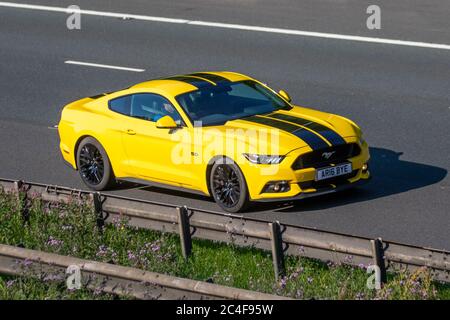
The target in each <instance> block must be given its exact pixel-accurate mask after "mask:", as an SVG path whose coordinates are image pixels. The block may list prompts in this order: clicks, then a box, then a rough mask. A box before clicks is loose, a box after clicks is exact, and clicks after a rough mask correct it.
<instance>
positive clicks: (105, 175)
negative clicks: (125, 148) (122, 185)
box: [77, 137, 116, 191]
mask: <svg viewBox="0 0 450 320" xmlns="http://www.w3.org/2000/svg"><path fill="white" fill-rule="evenodd" d="M77 168H78V172H79V173H80V176H81V179H82V180H83V182H84V183H85V184H86V185H87V186H88V187H89V188H91V189H93V190H96V191H100V190H106V189H110V188H112V187H113V186H114V185H115V183H116V179H115V177H114V173H113V171H112V167H111V163H110V162H109V159H108V155H107V154H106V151H105V149H104V148H103V147H102V145H101V144H100V142H98V141H97V140H95V139H94V138H92V137H87V138H85V139H83V141H81V143H80V145H79V146H78V149H77Z"/></svg>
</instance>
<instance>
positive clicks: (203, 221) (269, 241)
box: [0, 179, 450, 282]
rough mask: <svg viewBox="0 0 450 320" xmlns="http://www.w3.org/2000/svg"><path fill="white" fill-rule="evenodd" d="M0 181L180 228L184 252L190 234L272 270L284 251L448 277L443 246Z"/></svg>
mask: <svg viewBox="0 0 450 320" xmlns="http://www.w3.org/2000/svg"><path fill="white" fill-rule="evenodd" d="M0 186H1V187H3V189H4V190H5V191H8V192H18V191H19V190H21V191H23V192H26V193H27V194H28V195H30V196H31V195H36V196H37V195H39V196H40V197H41V198H42V200H44V201H49V202H68V201H74V200H77V201H93V203H94V206H95V208H96V211H97V213H98V214H99V215H101V218H104V219H105V221H106V222H109V221H111V220H112V219H113V218H115V217H119V216H125V217H127V218H129V223H130V225H132V226H136V227H139V228H145V229H151V230H157V231H165V232H171V233H177V234H180V236H181V237H180V238H181V240H182V248H183V253H185V254H186V257H187V256H188V255H189V253H190V241H191V237H192V238H199V239H208V240H213V241H220V242H226V243H233V244H235V245H238V246H243V247H245V246H253V247H256V248H260V249H264V250H269V251H272V256H273V260H274V269H275V273H276V276H278V275H280V274H282V273H283V257H284V254H289V255H296V256H304V257H309V258H315V259H319V260H322V261H332V262H334V263H344V264H348V265H353V266H358V265H361V264H364V265H365V266H368V265H372V264H375V265H377V266H378V267H380V270H381V272H382V278H385V272H386V270H392V271H396V270H399V269H402V268H408V269H409V270H411V271H414V270H416V269H417V268H421V267H427V268H429V270H430V272H431V275H432V277H433V278H434V279H435V280H438V281H443V282H450V261H449V258H450V252H449V251H445V250H438V249H431V248H424V247H419V246H413V245H407V244H402V243H397V242H392V241H385V240H382V239H380V238H378V239H370V238H365V237H360V236H353V235H347V234H342V233H336V232H330V231H324V230H318V229H314V228H309V227H302V226H293V225H288V224H280V223H278V222H271V223H268V222H267V221H262V220H258V219H254V218H244V217H242V216H239V215H233V214H226V213H221V212H213V211H206V210H200V209H193V208H187V207H183V206H175V205H170V204H165V203H158V202H153V201H146V200H139V199H132V198H125V197H121V196H116V195H111V194H105V193H102V194H100V193H93V192H88V191H80V190H75V189H70V188H65V187H59V186H50V185H44V184H37V183H29V182H21V181H14V180H6V179H0ZM186 230H188V231H190V232H186Z"/></svg>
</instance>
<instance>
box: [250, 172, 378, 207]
mask: <svg viewBox="0 0 450 320" xmlns="http://www.w3.org/2000/svg"><path fill="white" fill-rule="evenodd" d="M370 179H371V177H369V178H367V179H359V180H358V181H356V182H353V183H350V182H349V183H346V184H343V185H339V186H334V187H333V186H329V187H326V188H322V189H318V190H316V191H313V192H300V193H298V194H297V195H295V196H291V197H284V198H262V199H257V200H255V201H257V202H275V201H292V200H300V199H305V198H311V197H317V196H322V195H324V194H329V193H334V192H339V191H343V190H345V189H349V188H353V187H358V186H361V185H364V184H366V183H368V182H369V181H370Z"/></svg>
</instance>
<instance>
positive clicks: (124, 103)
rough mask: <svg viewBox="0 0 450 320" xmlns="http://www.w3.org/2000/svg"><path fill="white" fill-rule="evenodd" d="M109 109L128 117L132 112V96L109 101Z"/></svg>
mask: <svg viewBox="0 0 450 320" xmlns="http://www.w3.org/2000/svg"><path fill="white" fill-rule="evenodd" d="M109 109H111V110H112V111H114V112H117V113H120V114H124V115H126V116H129V115H130V113H131V112H130V110H131V96H130V95H129V96H124V97H119V98H116V99H114V100H111V101H109Z"/></svg>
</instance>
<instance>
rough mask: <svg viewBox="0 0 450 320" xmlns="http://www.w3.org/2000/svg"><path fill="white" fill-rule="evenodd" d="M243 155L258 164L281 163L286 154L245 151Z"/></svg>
mask: <svg viewBox="0 0 450 320" xmlns="http://www.w3.org/2000/svg"><path fill="white" fill-rule="evenodd" d="M243 155H244V157H245V158H246V159H247V160H248V161H250V162H251V163H256V164H279V163H280V162H281V161H283V159H284V156H269V155H262V154H251V153H244V154H243Z"/></svg>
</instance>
